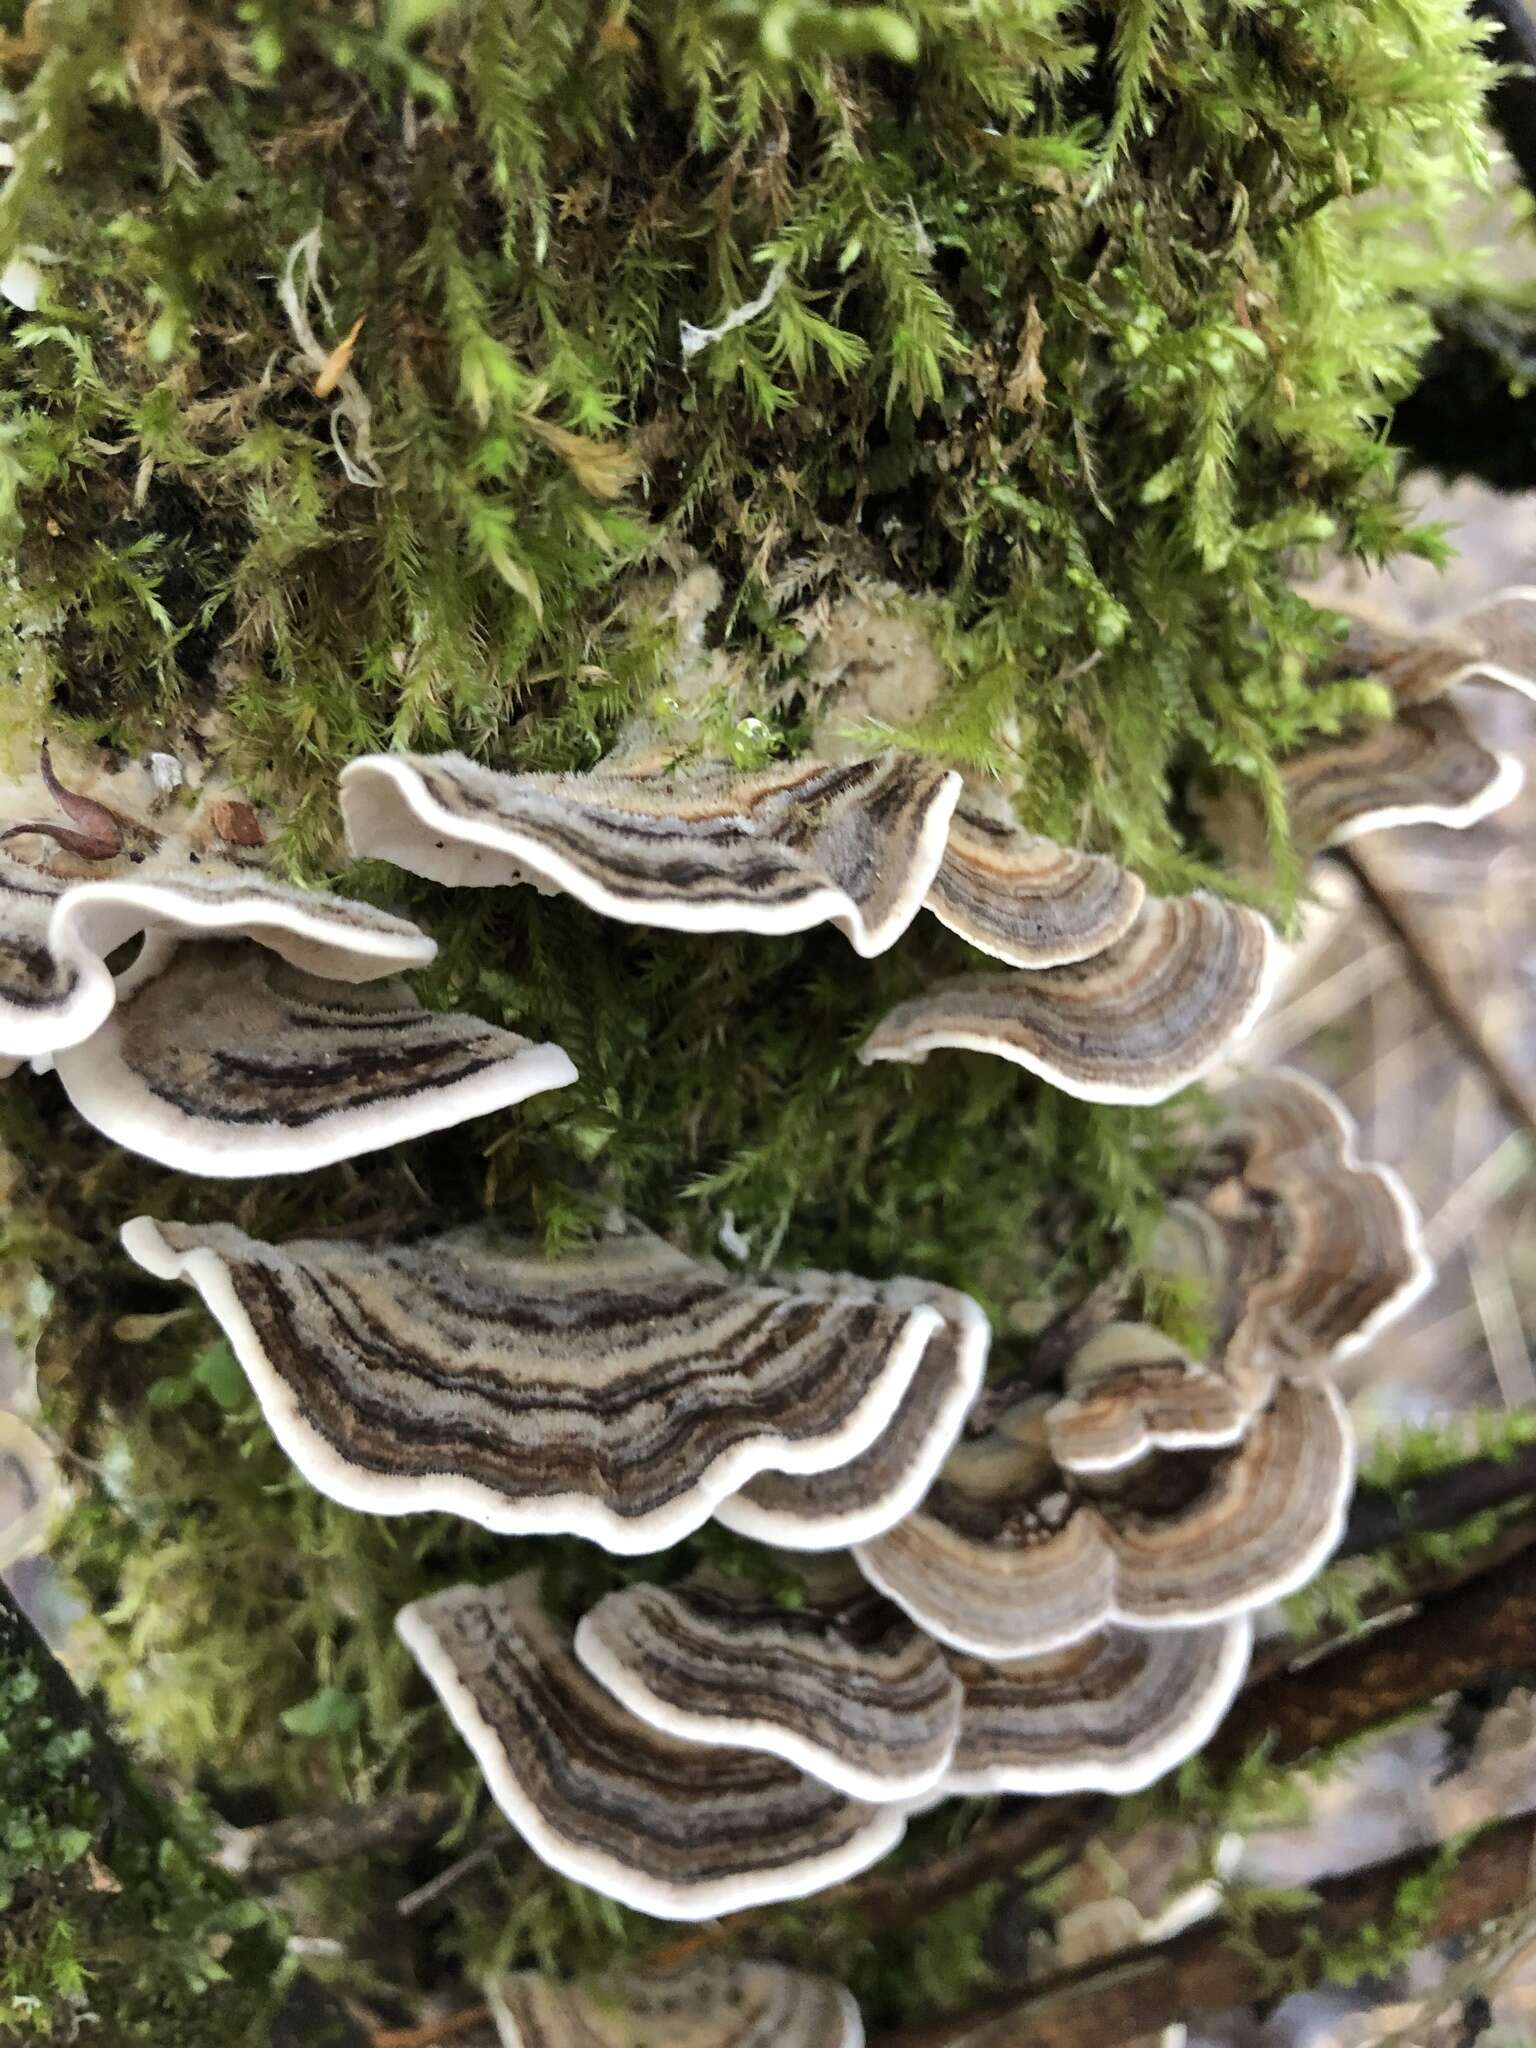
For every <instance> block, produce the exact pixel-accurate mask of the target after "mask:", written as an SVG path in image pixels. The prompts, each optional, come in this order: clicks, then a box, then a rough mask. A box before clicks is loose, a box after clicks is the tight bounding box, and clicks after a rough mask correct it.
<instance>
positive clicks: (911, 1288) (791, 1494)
mask: <svg viewBox="0 0 1536 2048" xmlns="http://www.w3.org/2000/svg"><path fill="white" fill-rule="evenodd" d="M810 1280H811V1276H810V1275H808V1274H805V1273H797V1274H796V1275H794V1276H793V1284H794V1285H796V1286H798V1287H801V1288H804V1287H806V1286H807V1285H808V1284H809V1283H810ZM841 1284H843V1285H858V1284H860V1283H856V1282H851V1281H842V1282H841ZM862 1284H864V1285H865V1286H867V1287H868V1288H869V1291H870V1293H871V1295H872V1296H873V1297H874V1298H876V1299H878V1300H883V1301H886V1302H888V1303H907V1302H925V1303H927V1304H928V1305H929V1306H930V1307H932V1308H934V1309H936V1310H937V1311H938V1312H939V1313H940V1314H941V1315H942V1316H943V1318H944V1321H943V1324H942V1326H941V1327H940V1328H939V1329H937V1330H935V1331H934V1333H933V1335H932V1336H931V1337H930V1338H929V1339H928V1343H927V1346H926V1347H925V1349H924V1351H923V1356H922V1360H921V1362H920V1363H919V1365H918V1368H917V1371H916V1373H915V1374H914V1375H913V1377H912V1380H911V1382H910V1383H909V1385H908V1387H907V1390H906V1392H905V1393H904V1394H903V1395H902V1397H901V1400H900V1402H899V1404H898V1405H897V1408H896V1412H895V1414H894V1415H893V1417H892V1418H891V1421H890V1422H889V1424H888V1425H887V1426H886V1428H885V1429H883V1430H882V1431H881V1433H880V1435H879V1436H877V1437H876V1438H875V1440H874V1442H873V1443H872V1444H871V1445H870V1446H869V1448H868V1449H867V1450H864V1451H861V1452H859V1453H858V1455H857V1456H856V1457H853V1458H850V1459H849V1460H848V1461H847V1462H846V1463H845V1464H842V1465H833V1466H829V1467H828V1468H827V1470H826V1471H824V1472H810V1473H793V1472H774V1471H769V1472H760V1473H758V1475H757V1476H756V1478H754V1479H751V1480H749V1481H748V1482H747V1484H746V1485H745V1486H744V1487H743V1488H742V1489H741V1491H740V1492H739V1493H735V1494H731V1495H730V1496H729V1497H728V1498H727V1499H725V1500H723V1501H721V1502H720V1504H719V1506H718V1507H717V1508H716V1509H715V1519H716V1520H717V1521H719V1522H723V1523H724V1524H725V1526H726V1528H727V1529H734V1530H735V1531H736V1533H737V1534H738V1535H740V1536H750V1537H753V1538H755V1539H756V1540H757V1541H758V1542H759V1543H769V1544H773V1545H776V1546H777V1547H778V1548H779V1549H782V1550H837V1549H842V1548H844V1547H845V1546H847V1545H849V1544H852V1543H860V1542H862V1541H863V1540H864V1539H865V1538H866V1537H868V1536H878V1535H879V1534H880V1532H881V1530H882V1529H889V1528H890V1527H891V1525H892V1524H893V1523H895V1522H899V1521H900V1520H901V1518H902V1516H903V1515H905V1514H908V1513H910V1511H911V1510H912V1509H913V1508H915V1507H916V1506H917V1504H918V1502H919V1501H920V1500H921V1499H922V1497H923V1495H924V1494H925V1493H926V1492H927V1491H928V1488H929V1486H930V1485H931V1484H932V1483H933V1480H934V1478H935V1476H936V1475H937V1473H938V1470H939V1467H940V1466H941V1465H942V1464H943V1462H944V1460H945V1458H946V1457H947V1456H948V1455H949V1452H950V1450H951V1449H952V1448H953V1446H954V1443H955V1439H956V1438H957V1437H958V1436H959V1434H960V1431H961V1428H962V1426H963V1424H964V1422H965V1418H966V1416H967V1414H968V1413H969V1412H970V1408H971V1404H972V1402H973V1401H974V1400H975V1398H976V1396H977V1394H978V1393H979V1392H980V1391H981V1382H982V1375H983V1373H984V1372H985V1370H986V1362H987V1352H988V1350H989V1348H990V1345H991V1337H992V1332H991V1328H990V1326H989V1324H988V1322H987V1319H986V1316H985V1315H984V1314H983V1312H982V1310H981V1308H980V1307H979V1306H978V1304H977V1303H976V1302H974V1301H972V1299H971V1297H970V1296H969V1295H968V1294H962V1293H961V1292H960V1291H959V1289H958V1288H954V1287H939V1286H935V1285H932V1284H931V1283H929V1282H926V1281H913V1280H903V1281H895V1282H889V1281H888V1282H885V1283H884V1284H871V1283H867V1282H866V1283H862Z"/></svg>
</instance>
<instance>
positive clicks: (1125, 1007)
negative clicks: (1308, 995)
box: [860, 895, 1278, 1102]
mask: <svg viewBox="0 0 1536 2048" xmlns="http://www.w3.org/2000/svg"><path fill="white" fill-rule="evenodd" d="M1277 959H1278V955H1277V952H1276V949H1275V946H1274V943H1273V934H1272V932H1271V930H1270V927H1269V924H1268V922H1267V921H1266V920H1265V919H1264V918H1262V917H1260V916H1259V914H1258V913H1257V912H1256V911H1253V910H1248V909H1245V908H1243V907H1242V906H1241V905H1238V904H1232V903H1222V902H1218V901H1217V900H1216V898H1214V897H1211V896H1205V895H1194V896H1183V897H1176V898H1165V897H1149V898H1148V899H1147V901H1146V902H1145V903H1144V904H1143V905H1142V907H1141V909H1140V910H1139V911H1138V912H1137V915H1136V918H1135V921H1134V923H1133V924H1132V925H1131V927H1130V929H1129V931H1128V932H1127V933H1126V936H1125V937H1124V938H1122V939H1119V940H1117V941H1116V942H1115V943H1114V944H1113V945H1112V946H1109V947H1107V948H1106V949H1105V950H1104V951H1103V952H1102V953H1097V954H1095V955H1094V957H1093V958H1092V959H1091V960H1084V961H1080V962H1078V963H1077V964H1076V965H1073V966H1069V967H1050V968H1046V969H1044V970H1043V971H1042V972H1040V973H1038V974H1024V973H1017V972H1015V973H1012V974H973V975H964V976H961V977H960V978H959V979H957V980H954V981H948V982H941V983H940V984H939V985H938V986H937V987H936V988H933V989H931V990H930V991H929V992H928V993H927V994H926V995H921V996H917V997H915V998H914V999H913V1000H912V1001H910V1002H906V1003H901V1004H898V1006H897V1007H896V1008H895V1009H894V1010H892V1011H891V1012H890V1014H889V1015H888V1016H887V1017H885V1018H884V1019H883V1020H882V1021H881V1022H880V1023H879V1024H878V1025H877V1026H876V1027H875V1030H874V1032H873V1034H872V1035H871V1036H870V1038H869V1039H868V1041H867V1042H866V1044H865V1046H864V1049H863V1051H862V1053H861V1054H860V1058H861V1059H863V1060H866V1061H869V1060H922V1059H926V1058H927V1056H928V1054H929V1053H931V1052H935V1051H938V1050H940V1049H942V1048H946V1047H956V1048H962V1049H965V1050H969V1051H972V1052H989V1053H995V1054H996V1055H997V1056H998V1057H999V1058H1001V1059H1006V1060H1012V1061H1014V1062H1015V1063H1016V1064H1017V1065H1018V1066H1021V1067H1025V1068H1027V1069H1028V1070H1029V1072H1030V1073H1032V1074H1037V1075H1039V1077H1040V1078H1041V1079H1042V1080H1044V1081H1049V1082H1051V1083H1052V1085H1053V1086H1055V1087H1057V1088H1061V1089H1063V1090H1065V1092H1066V1093H1067V1094H1069V1095H1076V1096H1078V1097H1080V1098H1081V1099H1082V1100H1083V1101H1085V1102H1161V1101H1163V1100H1164V1099H1165V1098H1166V1097H1168V1096H1169V1095H1172V1094H1175V1093H1176V1092H1177V1091H1178V1090H1179V1089H1180V1088H1183V1087H1186V1086H1187V1085H1188V1084H1189V1083H1190V1082H1191V1081H1194V1080H1198V1079H1199V1077H1200V1075H1202V1074H1203V1073H1205V1072H1206V1071H1207V1070H1208V1069H1209V1068H1210V1067H1211V1066H1213V1065H1214V1064H1215V1062H1216V1061H1217V1060H1218V1059H1219V1058H1220V1057H1221V1056H1222V1054H1223V1053H1226V1052H1228V1051H1230V1049H1231V1048H1232V1046H1233V1045H1234V1044H1235V1043H1236V1042H1237V1041H1238V1040H1239V1039H1240V1038H1241V1037H1242V1036H1243V1034H1244V1032H1246V1031H1247V1030H1248V1028H1249V1026H1250V1025H1251V1024H1252V1023H1253V1022H1254V1020H1255V1018H1256V1017H1257V1016H1258V1014H1259V1012H1260V1010H1262V1008H1263V1007H1264V1004H1265V1002H1266V1001H1267V1000H1268V997H1269V993H1270V988H1271V984H1272V981H1273V978H1274V973H1275V968H1276V964H1277Z"/></svg>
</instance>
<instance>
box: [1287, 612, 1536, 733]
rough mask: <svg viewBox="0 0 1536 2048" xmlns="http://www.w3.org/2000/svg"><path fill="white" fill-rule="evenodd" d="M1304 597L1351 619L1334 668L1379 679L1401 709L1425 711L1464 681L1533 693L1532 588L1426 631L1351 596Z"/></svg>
mask: <svg viewBox="0 0 1536 2048" xmlns="http://www.w3.org/2000/svg"><path fill="white" fill-rule="evenodd" d="M1303 595H1305V596H1308V597H1309V598H1310V601H1311V602H1312V603H1313V604H1315V605H1317V606H1318V607H1319V608H1320V609H1321V610H1323V611H1331V612H1337V613H1339V614H1340V615H1341V616H1342V617H1344V618H1345V619H1347V620H1348V622H1349V633H1348V636H1347V638H1346V641H1345V643H1344V647H1343V649H1342V651H1341V658H1340V661H1339V664H1338V665H1339V667H1340V668H1341V669H1345V670H1347V669H1351V668H1354V669H1358V670H1361V671H1363V672H1364V673H1365V674H1367V675H1372V676H1375V677H1377V678H1379V680H1380V681H1382V682H1384V683H1385V684H1386V685H1387V687H1388V688H1389V689H1390V690H1391V691H1392V694H1393V695H1394V696H1395V697H1396V698H1397V700H1398V702H1399V703H1400V704H1422V703H1425V702H1427V701H1429V700H1430V699H1432V698H1436V697H1443V696H1444V695H1445V694H1446V692H1447V691H1450V690H1453V689H1455V688H1456V687H1457V685H1458V684H1460V683H1466V682H1478V681H1489V682H1496V683H1504V684H1506V685H1507V686H1508V687H1509V688H1511V689H1515V690H1519V691H1521V692H1522V693H1523V694H1524V695H1526V696H1530V695H1532V694H1533V692H1536V589H1532V588H1530V587H1528V586H1526V585H1522V584H1511V585H1510V586H1509V587H1508V588H1506V589H1504V590H1496V591H1494V592H1493V593H1492V595H1491V596H1488V597H1480V598H1477V599H1476V600H1474V602H1473V603H1471V604H1469V605H1467V606H1465V607H1463V608H1462V609H1460V610H1458V611H1454V612H1448V613H1447V614H1446V615H1445V616H1444V617H1442V618H1439V619H1436V620H1434V621H1433V622H1432V623H1431V624H1429V625H1427V626H1426V625H1410V624H1405V623H1403V622H1402V621H1400V620H1397V619H1393V618H1390V617H1388V616H1387V615H1386V614H1385V613H1383V612H1379V611H1377V610H1376V609H1375V608H1374V607H1372V606H1371V605H1369V604H1366V603H1363V602H1361V601H1360V600H1358V599H1356V598H1353V597H1349V598H1340V597H1337V596H1333V595H1330V594H1328V593H1326V592H1324V593H1321V594H1319V593H1317V592H1315V591H1312V592H1304V593H1303Z"/></svg>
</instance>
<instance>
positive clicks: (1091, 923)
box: [927, 789, 1146, 968]
mask: <svg viewBox="0 0 1536 2048" xmlns="http://www.w3.org/2000/svg"><path fill="white" fill-rule="evenodd" d="M1145 897H1146V889H1145V887H1144V886H1143V884H1142V882H1141V881H1140V879H1139V878H1138V877H1137V876H1135V875H1133V874H1132V873H1131V872H1130V870H1129V869H1128V868H1123V867H1121V865H1120V863H1119V862H1118V861H1114V860H1111V859H1109V858H1108V856H1107V855H1105V854H1097V853H1081V852H1079V851H1078V850H1077V848H1075V847H1071V846H1060V845H1058V844H1057V842H1056V841H1055V840H1054V839H1044V838H1042V837H1041V836H1040V835H1039V834H1038V833H1035V832H1026V831H1025V830H1024V828H1023V826H1021V825H1020V824H1019V823H1018V822H1017V820H1016V819H1015V818H1014V815H1013V810H1012V807H1011V806H1010V804H1009V803H1008V800H1007V798H1006V797H1005V796H1003V795H1002V794H1001V793H999V792H994V791H979V790H974V789H968V790H967V791H966V792H965V794H964V795H963V796H962V797H961V799H960V802H959V805H958V807H957V808H956V811H955V815H954V818H953V819H952V820H951V823H950V827H949V843H948V845H947V846H946V847H945V849H944V858H943V860H942V861H941V862H940V864H939V871H938V873H937V875H935V877H934V880H933V886H932V888H930V890H929V891H928V899H927V908H928V909H929V910H930V911H931V912H932V913H933V915H934V916H935V917H936V918H938V920H939V922H940V923H941V924H945V925H948V927H949V929H950V930H951V931H952V932H957V933H958V934H959V935H960V937H961V938H962V939H964V940H966V942H967V943H968V944H969V945H972V946H974V947H976V949H977V951H978V952H982V953H990V954H991V955H992V957H993V958H994V959H996V960H1004V961H1006V962H1007V963H1008V965H1009V966H1010V967H1022V968H1042V967H1064V966H1068V965H1070V964H1072V963H1073V962H1075V961H1078V960H1088V959H1092V957H1093V956H1094V955H1095V954H1096V953H1102V952H1103V951H1104V950H1105V948H1106V947H1108V946H1112V945H1113V944H1114V943H1115V941H1116V940H1117V939H1123V938H1124V937H1125V935H1126V933H1127V932H1128V931H1129V930H1130V928H1131V926H1132V924H1133V923H1134V922H1135V920H1136V913H1137V912H1138V911H1139V910H1140V908H1141V906H1142V903H1143V901H1144V899H1145Z"/></svg>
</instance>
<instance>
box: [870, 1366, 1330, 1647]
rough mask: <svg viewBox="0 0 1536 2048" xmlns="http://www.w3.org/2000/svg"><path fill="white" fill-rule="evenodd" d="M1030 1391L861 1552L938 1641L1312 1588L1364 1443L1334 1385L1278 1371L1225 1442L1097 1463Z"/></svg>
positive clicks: (879, 1582) (1160, 1623)
mask: <svg viewBox="0 0 1536 2048" xmlns="http://www.w3.org/2000/svg"><path fill="white" fill-rule="evenodd" d="M1049 1406H1050V1403H1049V1401H1048V1400H1047V1399H1045V1398H1043V1397H1040V1396H1028V1397H1026V1398H1025V1399H1023V1400H1021V1401H1019V1402H1018V1403H1017V1404H1016V1405H1015V1406H1014V1407H1013V1408H1012V1409H1005V1410H1004V1411H1003V1412H1002V1414H1001V1415H999V1416H998V1417H997V1418H996V1420H995V1421H994V1424H993V1427H992V1429H991V1430H990V1431H989V1432H988V1433H987V1434H986V1435H985V1436H980V1437H973V1438H968V1439H966V1440H965V1441H963V1442H962V1444H961V1445H960V1447H959V1449H958V1450H956V1451H955V1452H953V1453H952V1454H951V1456H950V1459H949V1461H948V1463H947V1464H946V1465H945V1467H944V1469H943V1471H942V1472H941V1474H940V1476H939V1479H938V1482H937V1484H936V1485H935V1486H934V1488H933V1489H932V1491H931V1492H930V1493H929V1495H928V1497H927V1499H926V1500H925V1501H924V1503H923V1505H922V1507H921V1508H919V1509H918V1510H917V1512H916V1513H914V1514H911V1515H909V1516H908V1517H907V1518H906V1520H905V1521H903V1522H900V1523H898V1524H897V1526H896V1527H895V1528H894V1529H890V1530H887V1531H886V1533H885V1534H884V1535H883V1536H877V1537H875V1538H874V1539H873V1540H872V1541H871V1542H868V1543H861V1544H859V1545H857V1546H856V1548H855V1550H854V1556H855V1557H856V1558H857V1560H858V1563H859V1566H860V1569H861V1570H862V1571H863V1573H864V1575H865V1577H866V1578H867V1579H868V1580H869V1581H870V1583H871V1584H872V1585H874V1586H875V1587H877V1588H878V1589H879V1590H880V1591H881V1592H882V1593H884V1594H886V1595H887V1596H888V1598H890V1599H892V1600H894V1601H895V1602H896V1604H897V1605H898V1606H899V1607H901V1608H903V1609H905V1611H906V1612H907V1613H908V1614H909V1615H911V1617H912V1619H913V1620H914V1621H915V1622H917V1623H918V1625H919V1626H920V1627H922V1628H925V1629H927V1630H928V1632H929V1633H930V1634H931V1635H933V1636H936V1637H937V1638H938V1640H939V1641H940V1642H943V1643H948V1644H950V1645H951V1646H952V1647H954V1648H955V1649H960V1650H967V1651H969V1652H970V1653H971V1654H972V1655H974V1656H979V1657H986V1658H991V1659H1007V1658H1013V1657H1027V1656H1034V1655H1038V1654H1041V1653H1043V1652H1045V1651H1048V1650H1055V1649H1060V1648H1064V1647H1065V1646H1066V1645H1068V1644H1071V1643H1075V1642H1078V1641H1080V1640H1081V1639H1082V1638H1083V1637H1084V1636H1087V1635H1090V1634H1091V1633H1092V1632H1093V1631H1094V1630H1096V1629H1099V1628H1102V1627H1104V1626H1105V1625H1106V1624H1109V1623H1111V1622H1123V1623H1125V1624H1127V1625H1128V1626H1130V1627H1133V1628H1178V1627H1188V1626H1192V1625H1198V1624H1204V1623H1208V1622H1215V1621H1223V1620H1228V1619H1231V1618H1233V1617H1234V1616H1237V1615H1240V1614H1244V1613H1247V1612H1249V1611H1250V1610H1251V1609H1253V1608H1255V1607H1259V1606H1262V1605H1264V1604H1265V1603H1266V1602H1267V1601H1270V1600H1275V1599H1279V1598H1280V1597H1281V1595H1282V1594H1285V1593H1289V1592H1293V1591H1294V1590H1295V1589H1296V1588H1297V1587H1298V1586H1301V1585H1304V1584H1305V1583H1306V1581H1307V1580H1308V1579H1310V1578H1311V1577H1312V1576H1313V1574H1314V1573H1315V1572H1316V1571H1317V1570H1318V1568H1319V1567H1320V1566H1321V1565H1322V1563H1323V1562H1324V1560H1325V1559H1326V1558H1327V1557H1328V1556H1329V1554H1330V1553H1331V1552H1332V1550H1333V1549H1334V1547H1335V1545H1336V1544H1337V1543H1338V1540H1339V1537H1340V1534H1341V1533H1342V1530H1343V1525H1344V1514H1345V1509H1346V1507H1347V1505H1348V1501H1349V1496H1350V1491H1351V1487H1352V1484H1353V1480H1354V1443H1353V1438H1352V1436H1351V1433H1350V1429H1349V1425H1348V1422H1347V1420H1346V1419H1345V1415H1344V1411H1343V1407H1342V1404H1341V1403H1340V1401H1339V1398H1338V1395H1337V1394H1336V1393H1335V1392H1334V1390H1333V1388H1332V1387H1330V1386H1328V1385H1326V1384H1325V1383H1320V1382H1319V1383H1305V1384H1303V1383H1299V1382H1295V1381H1290V1380H1283V1381H1281V1382H1280V1383H1279V1385H1278V1386H1277V1388H1276V1389H1275V1393H1274V1397H1273V1400H1272V1402H1271V1404H1270V1406H1269V1407H1268V1408H1267V1409H1266V1410H1265V1411H1264V1412H1263V1413H1262V1414H1260V1415H1258V1416H1256V1417H1255V1418H1254V1420H1253V1421H1252V1422H1251V1423H1250V1424H1249V1427H1248V1429H1247V1432H1246V1434H1245V1435H1244V1436H1243V1438H1242V1440H1241V1441H1240V1442H1238V1443H1236V1444H1234V1445H1232V1446H1231V1447H1230V1448H1228V1449H1223V1450H1207V1451H1181V1452H1177V1453H1168V1452H1154V1453H1153V1454H1152V1455H1150V1456H1148V1457H1145V1458H1142V1459H1141V1460H1139V1461H1138V1462H1137V1463H1136V1464H1134V1465H1131V1466H1127V1467H1123V1468H1120V1469H1118V1470H1116V1471H1113V1472H1109V1473H1103V1474H1098V1475H1094V1477H1093V1478H1092V1480H1091V1481H1090V1479H1089V1477H1088V1476H1087V1475H1084V1474H1070V1475H1069V1474H1065V1473H1063V1472H1062V1470H1061V1469H1060V1467H1059V1466H1058V1464H1057V1462H1056V1460H1055V1458H1054V1456H1053V1455H1052V1453H1051V1450H1050V1446H1049V1439H1048V1434H1047V1427H1046V1421H1045V1416H1046V1412H1047V1410H1048V1408H1049Z"/></svg>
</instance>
